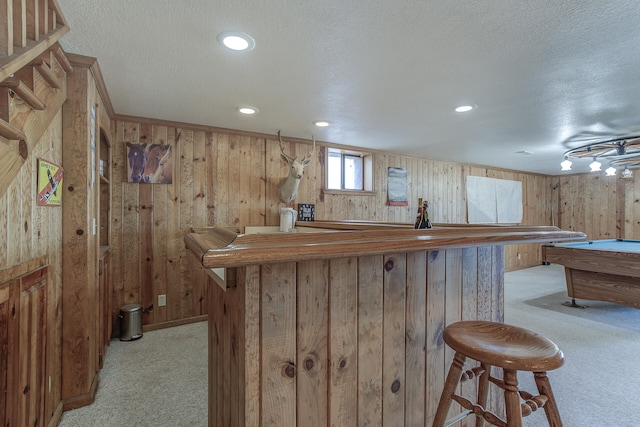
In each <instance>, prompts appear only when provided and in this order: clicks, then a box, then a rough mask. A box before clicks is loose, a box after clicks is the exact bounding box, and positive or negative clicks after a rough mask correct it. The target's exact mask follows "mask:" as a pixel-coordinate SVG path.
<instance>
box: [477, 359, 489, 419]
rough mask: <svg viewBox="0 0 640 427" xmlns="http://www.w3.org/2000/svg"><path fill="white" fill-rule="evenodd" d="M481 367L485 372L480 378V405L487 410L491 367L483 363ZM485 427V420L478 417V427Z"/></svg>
mask: <svg viewBox="0 0 640 427" xmlns="http://www.w3.org/2000/svg"><path fill="white" fill-rule="evenodd" d="M480 366H481V367H482V369H484V372H483V373H482V375H480V377H479V378H478V405H480V406H482V408H483V409H485V410H486V409H487V397H488V395H489V375H491V365H486V364H484V363H481V364H480ZM483 426H484V418H482V417H479V416H476V427H483Z"/></svg>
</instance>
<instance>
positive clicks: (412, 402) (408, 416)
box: [404, 252, 427, 426]
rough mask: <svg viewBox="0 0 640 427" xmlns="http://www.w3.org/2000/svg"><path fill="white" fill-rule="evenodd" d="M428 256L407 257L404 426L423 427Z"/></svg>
mask: <svg viewBox="0 0 640 427" xmlns="http://www.w3.org/2000/svg"><path fill="white" fill-rule="evenodd" d="M426 307H427V253H426V252H411V253H408V254H407V313H406V320H405V321H406V337H407V338H406V362H405V377H406V380H405V381H406V384H407V386H406V388H405V418H404V422H405V425H407V426H415V425H419V424H420V425H424V422H425V421H424V420H425V398H426V383H425V379H426V365H425V363H426V341H425V338H426V337H425V332H426V328H427V323H426Z"/></svg>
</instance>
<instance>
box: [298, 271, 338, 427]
mask: <svg viewBox="0 0 640 427" xmlns="http://www.w3.org/2000/svg"><path fill="white" fill-rule="evenodd" d="M296 270H297V271H296V274H297V278H296V284H297V288H298V289H297V308H296V313H297V316H298V321H297V325H296V330H297V353H298V354H297V362H296V366H297V367H298V369H297V376H296V378H297V384H296V391H297V411H296V412H297V425H301V426H304V425H309V426H311V425H327V416H328V410H327V409H328V408H327V406H328V404H327V390H328V386H327V373H328V366H327V365H328V349H327V345H328V342H327V339H328V336H327V335H328V328H329V320H328V315H329V314H328V303H329V295H328V289H329V262H328V261H326V260H318V261H308V262H299V263H298V264H297V269H296ZM343 327H344V326H343Z"/></svg>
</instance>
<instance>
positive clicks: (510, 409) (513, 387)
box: [502, 368, 522, 427]
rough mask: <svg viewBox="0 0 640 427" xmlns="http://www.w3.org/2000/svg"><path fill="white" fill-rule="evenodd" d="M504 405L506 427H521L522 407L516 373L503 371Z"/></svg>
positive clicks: (508, 370)
mask: <svg viewBox="0 0 640 427" xmlns="http://www.w3.org/2000/svg"><path fill="white" fill-rule="evenodd" d="M502 371H503V372H504V375H503V376H504V378H503V381H504V403H505V409H506V415H507V427H522V407H521V406H520V395H519V394H518V376H517V371H514V370H513V369H506V368H505V369H503V370H502Z"/></svg>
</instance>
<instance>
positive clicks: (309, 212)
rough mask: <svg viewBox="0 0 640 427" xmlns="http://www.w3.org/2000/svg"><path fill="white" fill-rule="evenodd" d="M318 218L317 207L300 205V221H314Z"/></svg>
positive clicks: (308, 204)
mask: <svg viewBox="0 0 640 427" xmlns="http://www.w3.org/2000/svg"><path fill="white" fill-rule="evenodd" d="M315 216H316V205H313V204H310V203H298V221H313V220H315Z"/></svg>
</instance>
